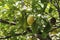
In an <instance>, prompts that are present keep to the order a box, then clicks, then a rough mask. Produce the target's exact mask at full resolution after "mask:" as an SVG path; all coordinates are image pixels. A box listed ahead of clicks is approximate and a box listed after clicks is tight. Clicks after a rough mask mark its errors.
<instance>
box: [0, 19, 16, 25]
mask: <svg viewBox="0 0 60 40" xmlns="http://www.w3.org/2000/svg"><path fill="white" fill-rule="evenodd" d="M0 22H1V23H5V24H10V25H16V23H14V22H8V21H6V20H3V19H0Z"/></svg>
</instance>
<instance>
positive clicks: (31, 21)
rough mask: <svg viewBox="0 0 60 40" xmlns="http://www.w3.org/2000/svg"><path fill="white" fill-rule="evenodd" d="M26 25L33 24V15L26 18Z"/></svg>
mask: <svg viewBox="0 0 60 40" xmlns="http://www.w3.org/2000/svg"><path fill="white" fill-rule="evenodd" d="M27 23H28V25H32V24H33V23H34V16H33V15H29V16H28V17H27Z"/></svg>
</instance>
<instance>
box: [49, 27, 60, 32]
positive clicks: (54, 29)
mask: <svg viewBox="0 0 60 40" xmlns="http://www.w3.org/2000/svg"><path fill="white" fill-rule="evenodd" d="M58 28H60V26H57V27H56V28H53V29H52V30H50V31H49V32H52V31H54V30H56V29H58Z"/></svg>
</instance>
